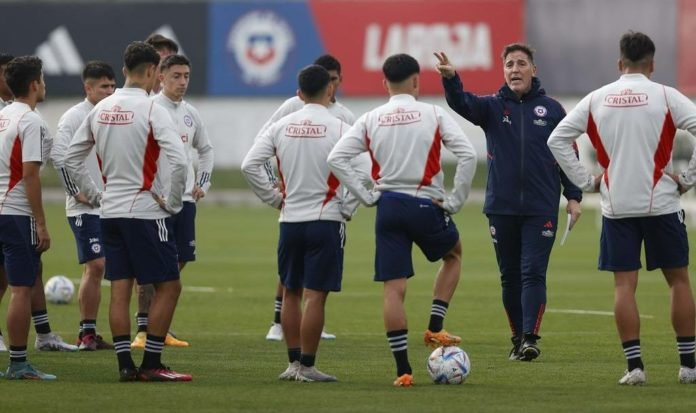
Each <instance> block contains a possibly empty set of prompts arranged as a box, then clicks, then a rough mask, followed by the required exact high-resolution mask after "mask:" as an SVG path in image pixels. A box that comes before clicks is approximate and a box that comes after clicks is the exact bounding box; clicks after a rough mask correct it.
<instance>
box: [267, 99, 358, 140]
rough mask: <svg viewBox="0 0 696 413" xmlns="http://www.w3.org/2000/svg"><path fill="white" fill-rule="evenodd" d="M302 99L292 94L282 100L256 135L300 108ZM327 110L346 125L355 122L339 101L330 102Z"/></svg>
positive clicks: (353, 117)
mask: <svg viewBox="0 0 696 413" xmlns="http://www.w3.org/2000/svg"><path fill="white" fill-rule="evenodd" d="M304 104H305V103H304V101H302V99H300V98H299V96H293V97H291V98H289V99H287V100H285V102H283V104H282V105H280V107H279V108H278V109H277V110H276V111H275V112H273V114H272V115H271V117H270V118H269V119H268V120H267V121H266V123H264V125H263V126H262V127H261V131H260V132H259V134H258V136H261V135H262V134H263V133H264V132H265V131H266V129H268V127H270V126H271V125H272V124H274V123H275V122H278V121H279V120H280V119H282V118H284V117H286V116H288V115H289V114H291V113H295V112H297V111H298V110H300V109H302V108H303V107H304ZM328 109H329V112H330V113H331V114H332V115H334V116H335V117H337V118H339V119H341V120H342V121H343V122H345V123H347V124H348V125H353V124H354V123H355V115H353V112H351V111H350V110H349V109H348V108H347V107H345V106H343V104H341V103H340V102H338V101H336V102H331V103H330V104H329V106H328Z"/></svg>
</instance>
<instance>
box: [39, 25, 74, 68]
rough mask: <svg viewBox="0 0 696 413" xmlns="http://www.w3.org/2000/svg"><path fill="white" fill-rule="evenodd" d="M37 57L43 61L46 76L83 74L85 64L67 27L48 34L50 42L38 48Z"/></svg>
mask: <svg viewBox="0 0 696 413" xmlns="http://www.w3.org/2000/svg"><path fill="white" fill-rule="evenodd" d="M36 56H38V57H39V58H40V59H41V60H42V61H43V71H44V74H46V75H52V76H61V75H68V76H80V75H81V74H82V68H83V66H84V62H83V61H82V57H80V53H79V52H78V51H77V47H75V42H73V39H72V37H70V32H68V29H67V28H66V27H65V26H58V27H57V28H55V29H54V30H53V31H52V32H51V33H49V34H48V40H46V41H45V42H43V43H41V44H40V45H39V46H38V47H37V48H36Z"/></svg>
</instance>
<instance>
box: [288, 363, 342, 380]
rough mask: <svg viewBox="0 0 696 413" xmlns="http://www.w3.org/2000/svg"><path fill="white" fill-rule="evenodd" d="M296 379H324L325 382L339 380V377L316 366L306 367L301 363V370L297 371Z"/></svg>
mask: <svg viewBox="0 0 696 413" xmlns="http://www.w3.org/2000/svg"><path fill="white" fill-rule="evenodd" d="M295 380H297V381H306V382H313V381H323V382H329V381H338V379H337V378H336V377H334V376H331V375H328V374H326V373H322V372H320V371H319V370H317V368H316V367H314V366H312V367H306V366H302V365H300V370H299V371H298V372H297V376H296V377H295Z"/></svg>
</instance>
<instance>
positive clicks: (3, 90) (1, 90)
mask: <svg viewBox="0 0 696 413" xmlns="http://www.w3.org/2000/svg"><path fill="white" fill-rule="evenodd" d="M12 59H14V56H12V55H9V54H7V53H0V109H2V108H4V107H5V106H7V105H9V104H10V103H12V100H13V99H14V96H13V95H12V90H10V87H9V86H8V85H7V82H6V81H5V67H6V66H7V64H8V63H10V60H12ZM5 291H7V276H6V275H5V267H4V257H3V254H2V250H0V302H2V297H3V296H4V295H5ZM3 351H7V346H6V345H5V339H4V338H3V336H2V329H0V352H3Z"/></svg>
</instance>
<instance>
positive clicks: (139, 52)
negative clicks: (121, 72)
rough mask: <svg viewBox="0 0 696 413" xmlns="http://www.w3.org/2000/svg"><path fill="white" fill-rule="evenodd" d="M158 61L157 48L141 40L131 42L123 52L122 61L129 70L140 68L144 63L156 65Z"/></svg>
mask: <svg viewBox="0 0 696 413" xmlns="http://www.w3.org/2000/svg"><path fill="white" fill-rule="evenodd" d="M159 61H160V56H159V53H157V50H155V48H154V47H152V46H150V45H149V44H147V43H145V42H141V41H135V42H132V43H131V44H129V45H128V47H126V51H125V52H124V53H123V63H124V64H125V65H126V70H128V71H129V72H133V71H138V70H142V69H141V67H142V66H143V65H146V64H153V65H155V66H157V65H158V64H159Z"/></svg>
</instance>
